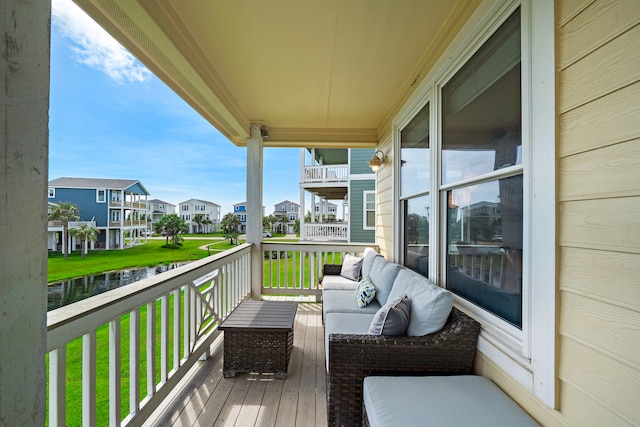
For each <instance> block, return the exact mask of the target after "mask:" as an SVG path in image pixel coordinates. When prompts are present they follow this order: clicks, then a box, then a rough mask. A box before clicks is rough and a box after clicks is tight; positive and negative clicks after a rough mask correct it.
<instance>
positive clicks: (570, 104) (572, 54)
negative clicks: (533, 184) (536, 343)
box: [556, 0, 640, 425]
mask: <svg viewBox="0 0 640 427" xmlns="http://www.w3.org/2000/svg"><path fill="white" fill-rule="evenodd" d="M556 10H557V12H558V14H559V16H558V17H557V20H556V22H558V23H559V26H558V29H557V46H558V99H557V101H558V102H557V106H558V119H559V132H558V141H557V144H558V145H557V148H558V150H557V151H558V156H559V158H558V202H559V214H558V244H559V268H558V280H559V290H560V298H559V300H560V308H559V345H558V348H559V357H558V375H559V381H560V384H559V389H560V416H561V419H562V422H564V423H566V424H567V425H634V424H636V423H638V422H639V421H640V401H639V400H638V396H640V357H639V356H638V355H640V139H639V138H640V49H638V46H640V25H639V24H640V2H638V1H637V0H623V1H612V0H601V1H595V2H580V1H575V0H567V1H561V2H559V4H558V7H557V9H556Z"/></svg>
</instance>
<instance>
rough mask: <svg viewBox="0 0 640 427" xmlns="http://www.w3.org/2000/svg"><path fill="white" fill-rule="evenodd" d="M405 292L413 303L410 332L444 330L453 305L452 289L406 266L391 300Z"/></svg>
mask: <svg viewBox="0 0 640 427" xmlns="http://www.w3.org/2000/svg"><path fill="white" fill-rule="evenodd" d="M402 295H407V296H408V297H409V301H410V302H411V320H410V321H409V328H408V329H407V335H409V336H413V337H416V336H422V335H427V334H430V333H432V332H436V331H439V330H440V329H442V327H443V326H444V324H445V323H446V322H447V318H448V317H449V313H451V308H452V307H453V294H452V293H451V292H449V291H448V290H446V289H444V288H441V287H440V286H437V285H435V284H434V283H432V282H430V281H429V280H428V279H426V278H425V277H423V276H421V275H419V274H417V273H415V272H413V271H411V270H409V269H408V268H403V269H402V270H400V272H399V273H398V276H397V277H396V280H395V283H394V284H393V289H392V291H391V293H390V294H389V299H391V298H397V297H399V296H402Z"/></svg>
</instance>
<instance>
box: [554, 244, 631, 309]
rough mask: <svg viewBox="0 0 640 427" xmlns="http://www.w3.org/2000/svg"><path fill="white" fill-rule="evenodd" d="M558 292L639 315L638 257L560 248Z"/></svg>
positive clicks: (627, 254) (621, 253) (628, 254)
mask: <svg viewBox="0 0 640 427" xmlns="http://www.w3.org/2000/svg"><path fill="white" fill-rule="evenodd" d="M559 271H560V277H559V282H560V290H566V291H569V292H572V293H577V294H581V295H585V296H588V297H590V298H594V299H600V300H602V301H607V302H609V303H611V304H616V305H618V306H620V307H626V308H629V309H632V310H636V311H640V284H639V282H640V255H638V254H630V253H624V252H609V251H607V252H604V251H596V250H591V249H578V248H560V267H559Z"/></svg>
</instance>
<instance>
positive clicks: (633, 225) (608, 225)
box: [559, 197, 640, 253]
mask: <svg viewBox="0 0 640 427" xmlns="http://www.w3.org/2000/svg"><path fill="white" fill-rule="evenodd" d="M639 213H640V197H623V198H618V199H602V200H586V201H573V202H562V203H561V204H560V237H559V240H560V245H561V246H573V247H582V248H589V249H602V250H612V251H619V252H631V253H640V214H639Z"/></svg>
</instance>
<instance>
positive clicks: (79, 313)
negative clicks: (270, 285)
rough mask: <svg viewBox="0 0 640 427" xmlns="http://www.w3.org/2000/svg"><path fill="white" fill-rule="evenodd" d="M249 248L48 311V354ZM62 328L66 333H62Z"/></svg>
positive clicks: (184, 266) (211, 257)
mask: <svg viewBox="0 0 640 427" xmlns="http://www.w3.org/2000/svg"><path fill="white" fill-rule="evenodd" d="M251 246H252V245H251V244H250V243H245V244H242V245H239V246H238V247H236V248H233V249H229V250H227V251H225V252H222V253H220V254H216V255H212V256H209V257H207V258H203V259H200V260H197V261H192V262H190V263H189V264H187V265H183V266H181V267H178V268H175V269H173V270H169V271H167V272H165V273H163V274H161V275H157V276H153V277H149V278H146V279H143V280H140V281H139V282H135V283H132V284H131V285H128V286H125V287H122V288H117V289H113V290H111V291H109V292H105V293H103V294H99V295H95V296H93V297H90V298H87V299H85V300H82V301H78V302H76V303H73V304H69V305H67V306H64V307H61V308H59V309H56V310H52V311H50V312H49V313H47V331H48V334H47V351H51V350H53V349H54V348H57V346H58V345H62V344H64V343H66V342H68V341H69V340H71V339H74V338H75V337H77V336H79V335H82V334H83V333H85V332H88V331H90V330H92V329H94V328H97V327H99V326H101V325H103V324H105V323H106V322H108V321H110V320H112V319H113V318H115V317H117V316H119V315H122V314H125V313H128V312H130V311H132V310H134V309H136V308H137V307H140V306H142V305H144V304H146V303H148V302H150V301H153V300H155V299H157V298H159V297H161V296H163V295H166V294H167V293H168V292H170V291H171V290H173V289H175V288H177V287H180V286H182V285H184V284H186V283H189V282H192V281H194V280H196V279H198V278H200V277H202V276H204V275H205V274H207V273H210V272H211V271H213V270H215V269H217V268H220V267H222V266H223V265H225V264H227V263H228V262H230V261H233V260H235V259H237V258H240V257H241V256H243V255H245V254H246V253H248V252H249V251H250V249H251ZM63 329H64V330H67V332H62V330H63Z"/></svg>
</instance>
